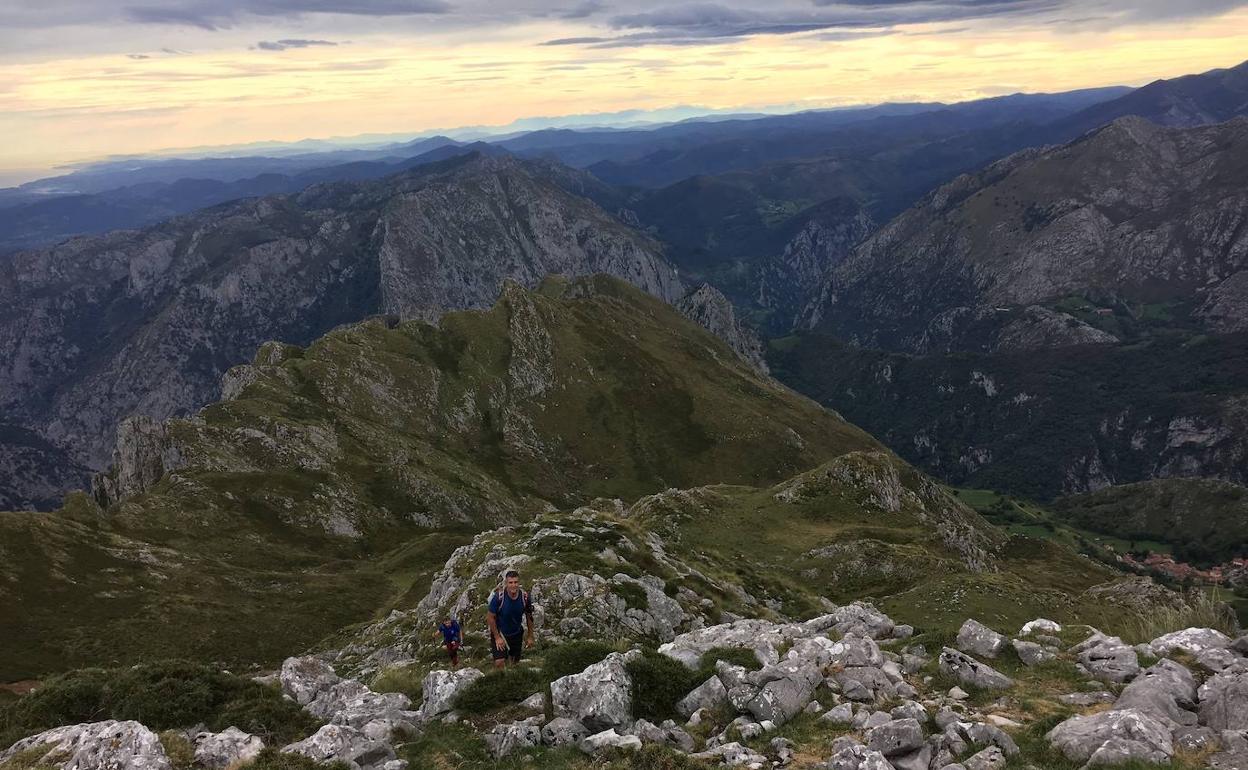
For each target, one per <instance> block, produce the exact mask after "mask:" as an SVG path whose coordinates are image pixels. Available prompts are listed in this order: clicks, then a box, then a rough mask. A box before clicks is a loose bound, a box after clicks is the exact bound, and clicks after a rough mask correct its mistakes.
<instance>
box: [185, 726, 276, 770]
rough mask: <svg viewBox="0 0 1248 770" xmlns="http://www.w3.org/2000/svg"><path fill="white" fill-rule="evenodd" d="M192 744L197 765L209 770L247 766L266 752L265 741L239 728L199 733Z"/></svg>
mask: <svg viewBox="0 0 1248 770" xmlns="http://www.w3.org/2000/svg"><path fill="white" fill-rule="evenodd" d="M191 744H192V745H193V746H194V748H195V764H196V765H197V766H199V767H203V768H208V770H223V769H224V768H227V767H229V766H231V765H235V766H237V765H241V764H245V763H247V762H250V761H251V760H253V759H255V758H256V757H257V756H259V755H260V752H261V751H264V741H262V740H261V739H260V738H258V737H257V736H255V735H252V734H250V733H245V732H243V731H242V730H240V729H238V728H237V727H229V728H226V729H225V730H222V731H221V732H219V733H207V732H205V733H198V734H197V735H196V736H195V738H194V739H193V740H192V741H191Z"/></svg>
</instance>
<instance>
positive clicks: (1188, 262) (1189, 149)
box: [806, 117, 1248, 353]
mask: <svg viewBox="0 0 1248 770" xmlns="http://www.w3.org/2000/svg"><path fill="white" fill-rule="evenodd" d="M1245 146H1248V119H1243V118H1239V119H1235V120H1231V121H1228V122H1226V123H1221V124H1218V125H1213V126H1202V127H1197V128H1186V129H1166V128H1161V127H1159V126H1157V125H1154V124H1152V123H1149V122H1148V121H1146V120H1144V119H1142V118H1135V117H1127V118H1121V119H1119V120H1116V121H1115V122H1113V123H1111V124H1110V125H1108V126H1106V127H1105V128H1103V129H1101V130H1099V131H1096V132H1094V133H1092V134H1090V135H1088V136H1085V137H1083V138H1082V139H1079V140H1077V141H1075V142H1072V143H1070V144H1068V145H1065V146H1062V147H1057V148H1050V149H1035V150H1025V151H1023V152H1021V153H1018V154H1016V155H1014V156H1011V157H1009V158H1006V159H1004V160H1002V161H999V162H997V163H994V164H992V165H991V166H989V167H988V168H986V169H984V170H983V171H981V172H978V173H976V174H972V175H967V176H963V177H960V178H959V179H957V180H954V181H953V182H951V183H949V184H947V185H945V186H944V187H942V188H940V189H939V190H937V191H935V192H933V193H932V194H931V195H930V196H928V198H927V199H926V200H925V201H923V202H922V203H920V204H919V205H918V206H916V207H915V208H913V209H912V210H910V211H908V212H906V213H905V214H903V215H901V216H900V217H898V218H897V219H895V220H893V222H891V223H890V224H889V225H887V226H886V227H884V228H883V229H882V230H881V231H879V232H878V233H877V234H875V235H874V236H872V237H871V238H870V239H868V240H867V241H866V242H864V243H863V244H862V245H861V246H859V247H858V248H857V249H855V250H854V252H853V254H852V255H850V256H849V257H847V258H846V259H845V260H844V261H842V262H841V263H840V264H839V265H837V266H835V267H834V268H833V269H832V270H830V271H829V273H828V275H827V276H826V278H825V279H824V284H825V285H824V287H823V289H822V290H821V292H820V295H819V297H818V298H817V299H816V300H815V301H814V303H813V306H812V308H810V309H809V310H808V311H807V313H806V318H807V324H808V325H809V326H812V327H814V326H817V327H819V328H822V329H825V330H828V331H831V332H832V333H834V334H836V335H838V336H840V337H842V338H845V339H849V340H851V341H853V342H855V343H858V344H861V345H864V346H868V347H879V348H885V349H892V350H902V351H907V352H915V353H922V352H932V351H937V350H963V351H969V350H981V351H988V350H992V349H994V348H997V347H998V346H1001V347H1009V348H1013V349H1017V347H1016V346H1020V345H1021V346H1024V347H1026V346H1034V345H1041V346H1045V345H1052V344H1055V343H1056V344H1082V343H1097V342H1105V341H1109V340H1107V339H1106V337H1107V335H1105V334H1103V333H1098V332H1096V330H1094V329H1088V328H1084V327H1085V326H1086V325H1085V324H1082V322H1080V321H1079V320H1077V319H1073V318H1070V317H1069V316H1066V317H1062V316H1061V315H1055V314H1054V311H1053V309H1052V305H1053V304H1054V303H1056V302H1057V301H1058V300H1060V299H1061V298H1063V297H1068V296H1072V295H1077V296H1083V295H1085V294H1087V293H1089V292H1092V291H1097V290H1109V291H1111V292H1112V293H1113V294H1114V295H1115V296H1116V297H1118V298H1121V299H1126V300H1132V299H1136V298H1138V301H1142V302H1157V301H1167V300H1173V301H1179V302H1186V303H1189V304H1194V305H1195V306H1197V307H1199V308H1200V315H1201V317H1203V318H1204V319H1205V320H1206V322H1207V323H1208V324H1210V328H1212V329H1214V330H1232V329H1238V328H1242V326H1243V325H1244V324H1245V323H1248V321H1246V320H1245V317H1244V315H1243V311H1244V310H1245V308H1246V307H1248V306H1246V305H1245V304H1244V302H1243V296H1244V293H1243V291H1242V290H1240V289H1242V286H1243V284H1244V281H1245V280H1248V279H1245V278H1244V271H1245V269H1248V232H1245V228H1244V227H1243V224H1244V222H1245V217H1246V216H1248V215H1246V214H1245V213H1244V212H1245V211H1246V210H1248V199H1246V197H1245V196H1246V195H1248V194H1246V193H1245V185H1244V181H1245V180H1244V178H1243V176H1242V174H1243V167H1242V164H1238V163H1236V162H1235V161H1234V159H1235V158H1238V157H1240V155H1241V154H1242V152H1243V151H1244V149H1243V148H1244V147H1245ZM1162 287H1165V288H1162ZM1158 291H1160V292H1161V293H1160V294H1159V293H1158ZM1202 294H1204V295H1205V296H1203V297H1202ZM1046 308H1047V309H1046ZM994 314H995V315H994Z"/></svg>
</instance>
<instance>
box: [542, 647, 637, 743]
mask: <svg viewBox="0 0 1248 770" xmlns="http://www.w3.org/2000/svg"><path fill="white" fill-rule="evenodd" d="M638 655H640V653H638V652H630V653H627V654H621V653H618V652H613V653H611V654H610V655H608V656H607V657H606V659H605V660H602V661H600V662H598V663H595V664H593V665H592V666H589V667H588V668H586V669H585V670H584V671H582V672H581V673H579V674H569V675H568V676H565V677H562V678H560V679H556V680H555V681H553V682H551V683H550V702H551V706H552V708H553V709H554V714H555V716H558V717H568V718H570V719H575V720H577V721H579V722H580V723H581V724H583V725H585V727H586V728H588V729H589V730H591V731H597V732H602V731H605V730H609V729H610V728H614V727H621V726H624V725H628V724H631V723H632V711H633V680H632V677H630V676H629V675H628V670H627V669H626V668H625V666H626V665H627V664H628V663H629V662H630V661H631V660H633V659H634V658H636V657H637V656H638Z"/></svg>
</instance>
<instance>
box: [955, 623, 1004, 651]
mask: <svg viewBox="0 0 1248 770" xmlns="http://www.w3.org/2000/svg"><path fill="white" fill-rule="evenodd" d="M1007 641H1008V640H1007V639H1006V638H1005V637H1004V636H1002V635H1001V634H998V633H997V632H996V631H993V630H992V629H991V628H989V627H988V626H985V625H984V624H983V623H980V622H979V621H977V620H967V621H966V622H965V623H963V624H962V628H961V629H960V630H959V631H958V638H957V641H956V643H955V644H956V645H957V648H958V649H959V650H961V651H962V652H969V653H971V654H973V655H979V656H980V657H984V658H995V657H997V656H998V655H1000V654H1001V651H1002V650H1004V649H1005V645H1006V642H1007Z"/></svg>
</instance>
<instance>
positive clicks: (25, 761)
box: [0, 744, 52, 770]
mask: <svg viewBox="0 0 1248 770" xmlns="http://www.w3.org/2000/svg"><path fill="white" fill-rule="evenodd" d="M51 751H52V747H51V746H50V745H47V744H45V745H43V746H32V747H31V748H29V749H26V750H25V751H19V752H18V753H17V754H14V755H13V756H12V757H10V758H9V761H8V762H4V763H2V764H0V770H44V768H47V767H50V766H51V762H50V761H47V760H48V759H49V757H48V754H49V752H51Z"/></svg>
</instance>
